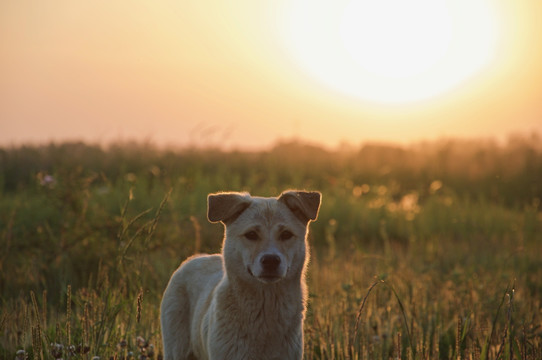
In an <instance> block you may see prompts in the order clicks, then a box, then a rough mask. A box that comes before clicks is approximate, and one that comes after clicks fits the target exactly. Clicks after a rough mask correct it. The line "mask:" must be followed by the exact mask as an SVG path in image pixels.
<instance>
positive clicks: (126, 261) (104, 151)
mask: <svg viewBox="0 0 542 360" xmlns="http://www.w3.org/2000/svg"><path fill="white" fill-rule="evenodd" d="M541 143H542V140H541V139H540V137H539V136H536V135H533V136H532V137H527V138H515V139H511V140H510V141H509V142H508V143H507V144H505V145H498V144H496V143H495V142H492V141H479V140H477V141H461V140H453V141H452V140H449V141H444V140H443V141H439V142H434V143H425V144H418V145H412V146H409V147H397V146H391V145H377V144H373V145H370V144H368V145H365V146H363V147H360V148H344V149H341V150H334V151H330V150H325V149H322V148H319V147H317V146H311V145H304V144H300V143H296V142H290V143H286V142H285V143H281V144H278V145H277V146H276V147H275V148H273V149H271V150H269V151H262V152H252V153H250V152H235V151H231V152H221V151H219V150H216V149H187V150H176V151H174V150H160V149H157V148H155V147H153V146H151V145H148V144H129V143H128V144H122V145H118V146H110V147H108V148H103V147H99V146H93V145H86V144H82V143H66V144H56V145H55V144H52V145H48V146H27V147H14V148H4V149H0V249H1V252H0V295H1V303H0V304H1V305H0V306H1V314H0V358H1V359H24V358H28V359H59V358H63V359H93V358H94V357H95V356H99V357H100V359H110V358H116V359H122V358H129V357H133V358H137V359H144V358H152V359H158V358H160V356H161V355H160V353H161V335H160V326H159V303H160V298H161V293H162V292H163V290H164V288H165V286H166V284H167V281H168V279H169V276H170V274H171V273H172V271H173V270H174V269H175V268H176V267H177V266H178V265H179V264H180V262H181V261H182V260H183V259H184V258H186V257H187V256H189V255H191V254H193V253H195V252H218V251H220V245H221V238H222V228H221V226H220V225H217V224H209V223H208V222H207V220H206V215H205V214H206V196H207V194H208V193H210V192H215V191H220V190H236V191H250V192H251V193H252V194H254V195H261V196H275V195H278V194H279V193H280V192H281V191H282V190H284V189H287V188H304V189H310V190H319V191H321V192H322V194H323V202H322V207H321V211H320V215H319V219H318V220H317V222H315V223H313V224H312V225H311V232H310V244H311V247H312V252H311V263H310V267H309V272H308V283H309V290H310V301H309V304H308V311H307V315H306V320H305V358H306V359H386V360H387V359H454V360H457V359H518V360H519V359H528V360H540V359H542V209H541V205H540V200H541V199H542V149H541V147H540V144H541Z"/></svg>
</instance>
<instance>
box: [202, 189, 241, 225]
mask: <svg viewBox="0 0 542 360" xmlns="http://www.w3.org/2000/svg"><path fill="white" fill-rule="evenodd" d="M250 202H251V200H250V195H249V194H246V193H217V194H209V196H207V218H208V219H209V221H210V222H218V221H221V222H223V223H224V224H227V223H231V222H232V221H234V220H235V219H237V217H238V216H239V215H241V213H242V212H243V211H245V209H246V208H247V207H249V206H250Z"/></svg>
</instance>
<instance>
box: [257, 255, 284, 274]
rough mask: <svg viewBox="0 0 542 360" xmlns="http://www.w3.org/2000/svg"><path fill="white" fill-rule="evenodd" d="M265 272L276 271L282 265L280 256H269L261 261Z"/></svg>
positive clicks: (265, 256)
mask: <svg viewBox="0 0 542 360" xmlns="http://www.w3.org/2000/svg"><path fill="white" fill-rule="evenodd" d="M260 262H261V263H262V267H263V268H264V270H275V269H276V268H277V267H278V266H279V265H280V256H278V255H275V254H267V255H264V256H262V258H261V259H260Z"/></svg>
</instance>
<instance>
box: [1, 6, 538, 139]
mask: <svg viewBox="0 0 542 360" xmlns="http://www.w3.org/2000/svg"><path fill="white" fill-rule="evenodd" d="M531 132H539V133H542V2H541V1H539V0H514V1H508V0H468V1H467V0H450V1H447V0H431V1H429V0H408V1H406V0H402V1H400V0H379V1H378V2H377V1H375V0H337V1H333V2H331V1H322V0H311V1H308V0H275V1H269V2H266V1H253V0H236V1H222V0H217V1H208V0H176V1H173V0H155V1H141V0H108V1H104V0H93V1H83V0H51V1H41V0H2V1H1V2H0V146H11V145H20V144H29V143H32V144H36V143H37V144H41V143H48V142H50V141H55V142H61V141H78V140H83V141H87V142H92V143H104V144H107V143H112V142H117V141H131V140H136V141H145V142H151V143H153V144H156V145H160V146H170V145H173V146H219V147H224V148H240V149H249V148H250V149H254V148H262V147H268V146H271V145H273V144H274V143H276V142H277V141H279V140H288V139H297V140H301V141H307V142H311V143H318V144H322V145H325V146H330V147H333V146H337V145H339V144H344V143H348V144H354V145H356V144H359V143H363V142H367V141H381V142H398V143H411V142H417V141H421V140H432V139H439V138H450V137H461V138H477V137H483V138H496V139H505V138H506V137H507V136H508V135H510V134H518V133H527V134H528V133H531Z"/></svg>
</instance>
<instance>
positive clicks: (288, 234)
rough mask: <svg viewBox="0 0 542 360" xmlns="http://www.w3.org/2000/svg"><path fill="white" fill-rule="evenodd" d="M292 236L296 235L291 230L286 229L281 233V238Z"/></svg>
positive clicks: (285, 238) (286, 238) (287, 238)
mask: <svg viewBox="0 0 542 360" xmlns="http://www.w3.org/2000/svg"><path fill="white" fill-rule="evenodd" d="M292 237H294V234H293V233H292V232H291V231H288V230H285V231H283V232H281V233H280V239H281V240H290V239H291V238H292Z"/></svg>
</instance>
